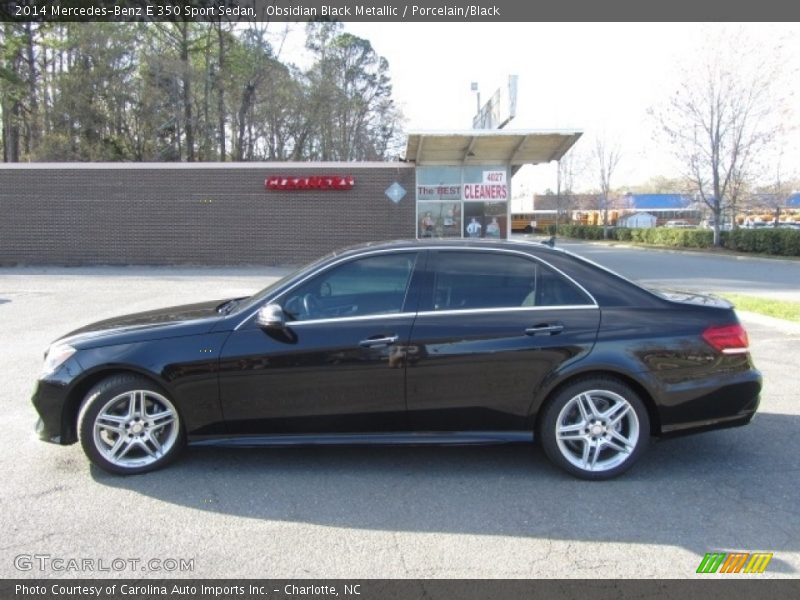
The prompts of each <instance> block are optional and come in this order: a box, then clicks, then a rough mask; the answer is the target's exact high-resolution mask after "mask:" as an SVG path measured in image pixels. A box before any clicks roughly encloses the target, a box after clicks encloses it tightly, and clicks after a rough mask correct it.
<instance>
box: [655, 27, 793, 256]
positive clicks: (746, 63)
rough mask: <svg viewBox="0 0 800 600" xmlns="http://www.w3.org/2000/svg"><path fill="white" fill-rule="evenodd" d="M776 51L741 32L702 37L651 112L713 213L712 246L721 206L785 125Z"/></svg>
mask: <svg viewBox="0 0 800 600" xmlns="http://www.w3.org/2000/svg"><path fill="white" fill-rule="evenodd" d="M782 56H783V51H782V49H781V48H780V46H779V47H777V48H765V47H763V42H760V45H759V46H757V45H756V44H754V43H753V42H752V41H750V40H748V39H747V38H746V37H745V36H744V34H743V32H742V31H741V30H739V31H736V32H733V33H731V32H729V31H728V30H724V31H722V32H721V33H719V34H718V35H709V36H708V37H707V44H706V47H705V48H703V49H702V50H701V51H700V52H698V54H697V55H696V56H695V57H694V62H693V64H692V65H684V68H683V69H682V72H684V73H685V77H684V79H683V80H682V81H681V82H680V84H679V85H678V87H677V90H675V92H674V93H673V94H672V95H671V96H670V97H669V98H668V100H667V101H666V103H665V105H664V106H662V107H659V108H658V109H655V110H653V111H652V114H653V116H654V117H655V118H656V120H657V121H658V123H659V124H660V126H661V129H662V131H663V133H664V134H666V137H667V140H668V141H669V143H670V144H671V146H672V150H673V152H674V154H675V156H676V157H677V158H678V160H679V161H680V162H681V164H682V165H683V168H684V171H685V174H686V176H687V177H688V178H689V179H690V180H691V182H692V186H693V187H694V188H695V189H694V191H695V192H696V193H697V194H699V196H700V198H701V199H702V200H703V202H704V203H705V204H706V205H707V206H708V208H709V209H710V210H711V212H712V214H713V215H714V244H715V245H717V246H719V245H721V236H720V228H721V226H722V222H723V212H724V210H725V209H726V208H729V207H730V205H731V203H736V202H737V200H738V196H740V195H741V193H742V192H743V190H745V189H746V188H747V183H748V181H749V180H750V179H751V178H752V177H754V176H755V175H756V173H758V172H759V171H760V169H759V168H758V167H757V162H758V161H760V160H764V158H765V152H766V150H767V149H768V148H769V146H770V144H772V143H773V142H774V141H775V140H776V139H777V138H779V137H780V136H781V133H782V132H783V131H784V128H785V123H786V122H787V119H786V116H787V112H788V110H789V104H788V95H786V94H785V93H784V90H785V89H789V88H788V86H782V81H783V80H782V74H783V70H784V60H783V59H782V58H781V57H782Z"/></svg>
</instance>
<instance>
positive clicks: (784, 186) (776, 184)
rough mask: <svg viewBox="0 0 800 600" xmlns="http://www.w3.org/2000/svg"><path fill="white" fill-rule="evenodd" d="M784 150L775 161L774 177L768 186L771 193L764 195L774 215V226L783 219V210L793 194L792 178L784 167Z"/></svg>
mask: <svg viewBox="0 0 800 600" xmlns="http://www.w3.org/2000/svg"><path fill="white" fill-rule="evenodd" d="M783 162H784V160H783V152H782V151H781V153H780V156H779V157H778V160H776V161H775V170H774V173H775V175H774V178H773V180H772V182H771V184H770V185H769V186H768V190H769V192H770V193H769V194H767V195H766V196H764V199H765V200H766V202H765V203H766V204H767V206H768V207H769V208H770V209H771V210H772V214H773V215H774V223H773V224H774V226H775V227H777V226H778V224H779V222H780V219H781V211H782V210H783V208H784V207H785V206H786V203H787V202H788V200H789V198H790V197H791V195H792V185H791V178H790V177H787V174H786V173H785V169H784V167H783Z"/></svg>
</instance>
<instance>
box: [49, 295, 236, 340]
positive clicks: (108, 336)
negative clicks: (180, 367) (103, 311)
mask: <svg viewBox="0 0 800 600" xmlns="http://www.w3.org/2000/svg"><path fill="white" fill-rule="evenodd" d="M223 302H225V300H214V301H212V302H201V303H198V304H185V305H182V306H170V307H167V308H160V309H157V310H149V311H146V312H140V313H134V314H130V315H123V316H120V317H113V318H111V319H105V320H103V321H98V322H96V323H91V324H90V325H86V326H84V327H81V328H80V329H76V330H75V331H72V332H70V333H68V334H67V335H65V336H63V337H62V338H60V339H59V340H57V341H58V342H61V343H67V344H70V345H72V346H75V347H81V348H90V347H93V346H105V345H109V344H114V343H124V342H133V341H145V340H150V339H159V338H165V337H176V336H183V335H196V334H201V333H207V332H208V331H210V330H211V329H212V328H213V327H214V326H215V325H216V324H217V323H218V322H219V321H220V320H222V319H223V318H224V317H223V315H221V314H220V313H219V312H218V311H217V307H218V306H220V304H222V303H223Z"/></svg>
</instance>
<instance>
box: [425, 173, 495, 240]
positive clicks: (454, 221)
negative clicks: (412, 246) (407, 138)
mask: <svg viewBox="0 0 800 600" xmlns="http://www.w3.org/2000/svg"><path fill="white" fill-rule="evenodd" d="M509 197H510V181H509V172H508V168H507V167H505V166H496V165H470V166H465V167H456V166H425V167H418V168H417V187H416V200H417V237H419V238H489V239H501V238H506V237H508V201H509Z"/></svg>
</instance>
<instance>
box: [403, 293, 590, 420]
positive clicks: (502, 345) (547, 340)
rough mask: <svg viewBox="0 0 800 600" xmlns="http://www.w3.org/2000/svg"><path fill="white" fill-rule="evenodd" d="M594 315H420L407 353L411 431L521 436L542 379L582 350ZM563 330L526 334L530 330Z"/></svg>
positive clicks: (555, 312) (586, 349)
mask: <svg viewBox="0 0 800 600" xmlns="http://www.w3.org/2000/svg"><path fill="white" fill-rule="evenodd" d="M599 315H600V311H599V310H597V309H596V308H585V309H573V310H558V309H554V310H535V309H534V310H530V309H527V310H525V309H523V310H516V311H508V312H484V313H480V312H476V313H469V312H464V313H462V314H443V315H437V314H435V313H424V314H423V313H421V314H420V315H419V316H418V317H417V320H416V323H415V324H414V330H413V333H412V336H411V341H410V342H409V347H411V348H414V355H415V356H416V359H415V360H409V363H408V373H407V385H408V410H409V419H410V423H411V427H412V428H413V429H416V430H430V431H471V430H505V429H510V430H521V429H525V428H526V427H527V426H528V424H527V420H526V419H527V416H528V410H529V408H530V404H531V401H532V399H533V392H534V390H536V389H537V387H538V386H539V385H540V384H541V382H542V380H543V379H544V378H545V377H546V376H547V374H548V373H550V372H552V371H553V370H554V369H556V368H558V367H559V366H560V365H562V364H563V363H565V362H567V361H569V360H575V359H577V358H579V357H581V356H583V355H585V354H587V353H588V352H589V350H591V348H592V345H593V344H594V340H595V338H596V336H597V326H598V322H599ZM550 325H557V326H559V327H563V329H561V331H559V332H558V333H555V334H551V333H540V334H536V335H530V334H526V333H525V331H526V329H529V328H531V327H535V326H550Z"/></svg>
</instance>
